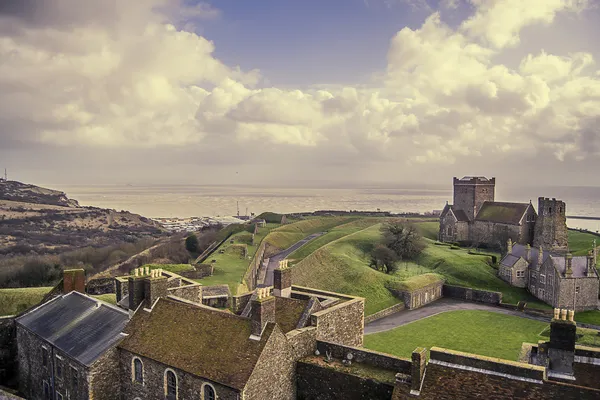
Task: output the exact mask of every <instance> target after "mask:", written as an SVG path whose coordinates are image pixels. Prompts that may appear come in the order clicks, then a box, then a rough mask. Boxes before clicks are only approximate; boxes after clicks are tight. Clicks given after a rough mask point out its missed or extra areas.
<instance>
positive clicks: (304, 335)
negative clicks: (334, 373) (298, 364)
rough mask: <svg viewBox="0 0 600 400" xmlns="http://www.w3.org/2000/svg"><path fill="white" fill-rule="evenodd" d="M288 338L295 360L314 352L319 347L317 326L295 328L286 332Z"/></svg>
mask: <svg viewBox="0 0 600 400" xmlns="http://www.w3.org/2000/svg"><path fill="white" fill-rule="evenodd" d="M286 338H287V340H288V343H289V344H290V346H291V350H292V357H293V358H294V360H299V359H301V358H302V357H306V356H308V355H310V354H313V353H314V352H315V350H316V348H317V328H316V327H314V326H308V327H306V328H302V329H294V330H293V331H290V332H288V333H287V334H286Z"/></svg>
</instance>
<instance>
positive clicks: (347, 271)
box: [293, 224, 400, 315]
mask: <svg viewBox="0 0 600 400" xmlns="http://www.w3.org/2000/svg"><path fill="white" fill-rule="evenodd" d="M380 227H381V225H380V224H377V225H373V226H371V227H369V228H366V229H364V230H361V231H358V232H355V233H353V234H351V235H348V236H344V237H342V238H340V239H338V240H336V241H333V242H330V243H328V244H326V245H325V246H323V247H321V248H319V249H317V250H316V251H314V252H313V253H312V254H310V255H309V256H307V257H306V258H304V259H303V260H302V261H301V262H299V263H298V264H296V265H295V266H294V267H293V268H294V269H293V280H294V284H296V285H301V286H309V287H314V288H317V289H322V290H329V291H332V292H339V293H344V294H349V295H354V296H361V297H364V298H365V299H366V302H365V314H366V315H370V314H373V313H375V312H377V311H380V310H382V309H384V308H387V307H390V306H392V305H394V304H397V303H398V302H399V301H400V300H398V299H396V298H395V297H394V296H392V294H391V293H390V291H389V290H387V289H386V288H385V284H386V282H388V281H389V280H392V279H394V277H393V276H390V275H386V274H384V273H383V272H379V271H376V270H374V269H372V268H370V267H369V254H370V252H371V249H372V248H373V246H374V245H375V244H376V243H377V242H378V240H379V238H380V237H381V232H380Z"/></svg>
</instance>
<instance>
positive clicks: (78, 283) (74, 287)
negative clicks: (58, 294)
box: [63, 268, 85, 293]
mask: <svg viewBox="0 0 600 400" xmlns="http://www.w3.org/2000/svg"><path fill="white" fill-rule="evenodd" d="M72 291H76V292H79V293H85V270H83V269H81V268H80V269H65V270H64V271H63V293H70V292H72Z"/></svg>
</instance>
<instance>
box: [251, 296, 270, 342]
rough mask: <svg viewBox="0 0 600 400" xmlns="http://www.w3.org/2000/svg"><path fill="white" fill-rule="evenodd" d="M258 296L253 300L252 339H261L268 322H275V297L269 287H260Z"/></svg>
mask: <svg viewBox="0 0 600 400" xmlns="http://www.w3.org/2000/svg"><path fill="white" fill-rule="evenodd" d="M257 291H258V297H257V299H256V300H252V316H251V320H252V334H251V335H250V339H253V340H260V337H261V335H262V333H263V330H264V329H265V326H266V325H267V323H268V322H275V297H273V296H271V295H270V294H269V288H259V289H257Z"/></svg>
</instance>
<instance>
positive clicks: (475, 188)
mask: <svg viewBox="0 0 600 400" xmlns="http://www.w3.org/2000/svg"><path fill="white" fill-rule="evenodd" d="M495 190H496V178H491V179H487V178H484V177H481V176H475V177H471V176H465V177H464V178H462V179H458V178H456V177H455V178H454V207H456V208H457V209H459V210H463V211H464V212H465V214H467V216H468V217H469V221H473V220H474V219H475V216H476V215H477V212H478V211H479V210H480V209H481V205H482V204H483V202H485V201H494V193H495Z"/></svg>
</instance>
